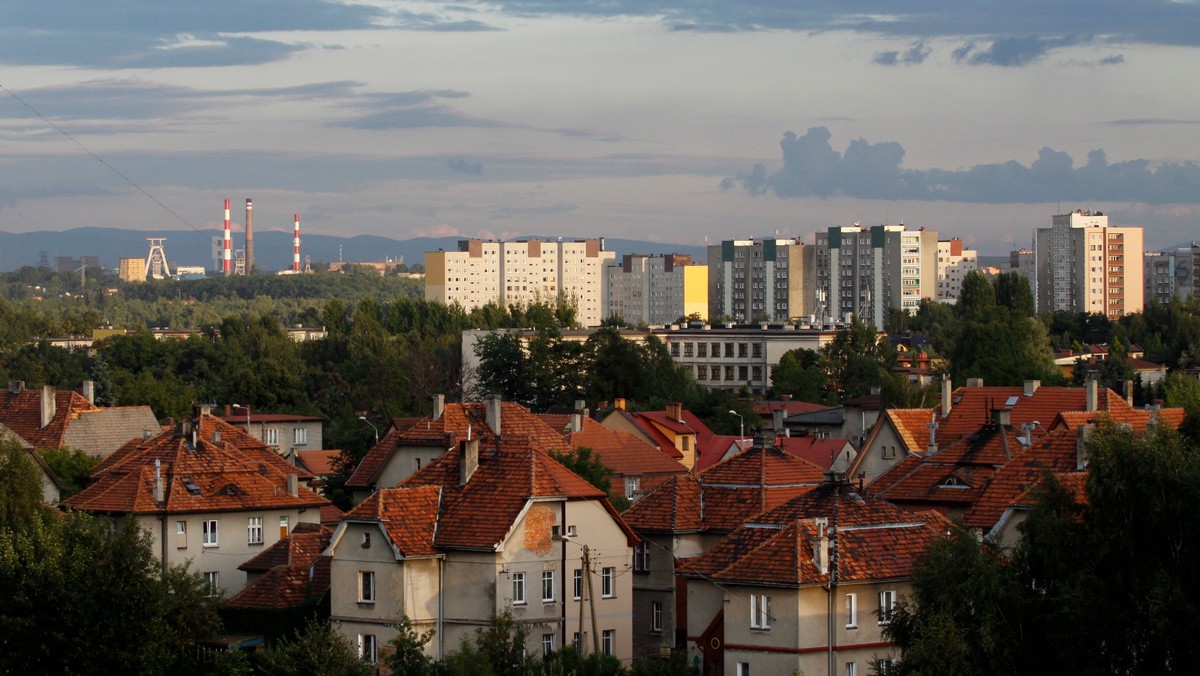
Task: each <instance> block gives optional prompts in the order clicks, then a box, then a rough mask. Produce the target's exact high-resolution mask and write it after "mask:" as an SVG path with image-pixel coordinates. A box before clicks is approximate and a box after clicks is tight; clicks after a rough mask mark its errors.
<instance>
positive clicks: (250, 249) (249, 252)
mask: <svg viewBox="0 0 1200 676" xmlns="http://www.w3.org/2000/svg"><path fill="white" fill-rule="evenodd" d="M252 272H254V200H252V199H250V198H249V197H247V198H246V274H251V273H252Z"/></svg>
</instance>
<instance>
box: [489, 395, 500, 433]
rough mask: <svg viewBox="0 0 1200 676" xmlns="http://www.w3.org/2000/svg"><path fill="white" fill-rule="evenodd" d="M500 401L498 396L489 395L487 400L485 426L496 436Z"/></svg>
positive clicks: (498, 428)
mask: <svg viewBox="0 0 1200 676" xmlns="http://www.w3.org/2000/svg"><path fill="white" fill-rule="evenodd" d="M500 403H501V400H500V395H498V394H489V395H488V398H487V402H486V405H487V424H488V427H490V428H492V432H493V433H495V434H496V435H497V436H499V435H500V430H501V427H500V410H501V406H500Z"/></svg>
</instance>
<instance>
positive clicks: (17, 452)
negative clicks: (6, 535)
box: [0, 437, 46, 612]
mask: <svg viewBox="0 0 1200 676" xmlns="http://www.w3.org/2000/svg"><path fill="white" fill-rule="evenodd" d="M31 452H32V451H30V450H28V449H26V448H22V447H21V444H20V443H19V442H18V441H17V440H16V439H14V438H12V437H9V438H5V439H2V440H0V531H2V530H5V529H12V530H14V531H20V530H22V529H24V528H25V527H27V526H28V525H29V524H30V523H32V522H33V521H34V520H35V519H36V518H38V516H39V515H40V514H41V513H42V512H44V511H45V509H46V507H45V503H43V502H42V470H41V468H40V467H38V465H37V461H35V460H34V459H33V458H32V457H30V455H29V454H30V453H31ZM0 612H3V609H2V608H0Z"/></svg>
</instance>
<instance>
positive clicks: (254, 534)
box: [246, 516, 263, 545]
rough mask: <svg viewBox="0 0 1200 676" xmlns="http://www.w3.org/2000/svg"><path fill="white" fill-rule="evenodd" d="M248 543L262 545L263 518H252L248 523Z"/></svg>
mask: <svg viewBox="0 0 1200 676" xmlns="http://www.w3.org/2000/svg"><path fill="white" fill-rule="evenodd" d="M246 543H247V544H251V545H261V544H262V543H263V531H262V517H261V516H252V517H250V518H249V519H247V522H246Z"/></svg>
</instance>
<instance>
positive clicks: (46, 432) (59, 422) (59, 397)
mask: <svg viewBox="0 0 1200 676" xmlns="http://www.w3.org/2000/svg"><path fill="white" fill-rule="evenodd" d="M53 395H54V410H55V412H54V416H53V418H51V420H50V424H48V425H46V426H45V427H42V390H41V389H36V390H26V389H22V390H21V391H20V392H13V391H12V390H11V389H6V390H0V423H3V424H4V425H5V426H6V427H8V429H10V430H12V431H13V432H14V433H16V434H17V435H18V436H20V437H21V438H22V439H24V440H26V441H28V442H29V443H31V444H33V446H34V447H35V448H60V447H61V446H62V445H63V435H64V434H65V433H66V430H67V426H68V425H69V424H70V421H71V420H72V419H73V418H75V417H77V416H78V415H79V414H80V413H82V412H83V411H95V410H98V409H99V407H98V406H95V405H93V404H91V403H88V400H87V399H85V398H84V397H83V395H81V394H79V393H78V392H73V391H71V390H53Z"/></svg>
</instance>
